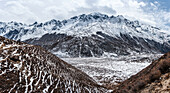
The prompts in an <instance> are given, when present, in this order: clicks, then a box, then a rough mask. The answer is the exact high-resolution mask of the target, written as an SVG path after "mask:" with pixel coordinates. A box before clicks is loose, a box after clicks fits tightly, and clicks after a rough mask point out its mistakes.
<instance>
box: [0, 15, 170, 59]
mask: <svg viewBox="0 0 170 93" xmlns="http://www.w3.org/2000/svg"><path fill="white" fill-rule="evenodd" d="M0 35H1V36H4V37H6V38H9V39H14V40H20V41H25V42H27V43H29V44H34V45H40V46H42V47H44V48H46V49H47V50H49V51H51V52H52V53H54V54H56V55H58V56H60V57H101V56H105V55H110V56H119V55H129V54H134V53H139V54H140V53H166V52H168V51H170V44H169V43H170V35H169V34H166V33H163V32H162V30H161V29H159V28H156V27H153V26H150V25H146V24H142V23H140V22H138V21H130V20H128V19H126V18H124V17H122V16H116V17H115V16H108V15H105V14H101V13H91V14H82V15H79V16H75V17H72V18H70V19H68V20H62V21H59V20H55V19H53V20H51V21H48V22H45V23H37V22H35V23H34V24H31V25H27V24H23V23H17V22H9V23H4V22H0Z"/></svg>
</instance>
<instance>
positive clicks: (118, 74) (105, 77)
mask: <svg viewBox="0 0 170 93" xmlns="http://www.w3.org/2000/svg"><path fill="white" fill-rule="evenodd" d="M160 56H161V54H142V55H133V56H132V55H131V56H121V57H112V58H62V59H63V60H64V61H66V62H68V63H69V64H72V65H73V66H75V67H77V68H78V69H80V70H82V71H84V72H85V73H86V74H88V75H89V76H91V77H92V78H93V79H95V80H96V81H97V82H98V84H100V85H105V84H111V83H112V84H114V85H116V84H118V83H119V82H122V81H124V80H125V79H127V78H129V77H130V76H132V75H135V74H136V73H138V72H139V71H141V70H142V69H144V68H145V67H147V66H148V65H149V64H151V62H152V61H153V60H156V59H157V58H159V57H160Z"/></svg>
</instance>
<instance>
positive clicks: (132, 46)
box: [25, 32, 170, 57]
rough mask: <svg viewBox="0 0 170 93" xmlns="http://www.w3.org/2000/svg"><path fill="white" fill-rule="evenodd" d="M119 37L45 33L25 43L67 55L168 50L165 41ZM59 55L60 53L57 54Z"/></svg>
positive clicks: (162, 51)
mask: <svg viewBox="0 0 170 93" xmlns="http://www.w3.org/2000/svg"><path fill="white" fill-rule="evenodd" d="M120 36H121V37H119V38H115V37H111V36H109V35H107V34H104V33H102V32H97V33H96V35H92V36H90V37H87V36H84V37H75V36H68V35H66V34H45V35H44V36H42V37H41V38H40V39H38V40H37V39H29V40H26V41H25V42H26V43H29V44H33V45H40V46H42V47H44V48H45V49H47V50H49V51H51V52H52V53H54V54H55V52H58V51H61V52H62V53H67V55H66V56H69V57H100V56H103V54H104V53H105V52H107V53H114V54H117V55H129V54H131V53H132V52H136V53H165V52H167V51H170V47H169V45H168V44H166V43H163V44H161V43H158V42H155V41H153V40H149V39H143V38H139V37H134V36H133V37H132V36H130V35H127V34H121V35H120ZM58 56H60V55H58Z"/></svg>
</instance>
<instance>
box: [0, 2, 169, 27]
mask: <svg viewBox="0 0 170 93" xmlns="http://www.w3.org/2000/svg"><path fill="white" fill-rule="evenodd" d="M91 12H101V13H105V14H108V15H115V16H116V15H123V16H125V17H126V18H128V19H130V20H139V21H141V22H144V23H147V24H150V25H153V26H157V27H161V28H165V29H168V28H169V27H170V16H169V15H170V12H169V11H167V10H164V9H162V8H161V2H159V1H152V2H151V1H150V2H149V1H147V0H0V21H5V22H9V21H17V22H22V23H33V22H35V21H38V22H45V21H49V20H51V19H58V20H63V19H68V18H70V17H73V16H75V15H80V14H83V13H91Z"/></svg>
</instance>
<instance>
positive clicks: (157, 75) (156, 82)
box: [114, 52, 170, 93]
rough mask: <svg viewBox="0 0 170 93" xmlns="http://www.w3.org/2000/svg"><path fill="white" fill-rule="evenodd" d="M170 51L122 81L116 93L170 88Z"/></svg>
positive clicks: (142, 92)
mask: <svg viewBox="0 0 170 93" xmlns="http://www.w3.org/2000/svg"><path fill="white" fill-rule="evenodd" d="M169 77H170V52H169V53H167V54H165V55H163V56H162V57H161V58H159V59H158V60H156V61H154V62H152V64H151V65H149V66H148V67H146V68H145V69H143V70H142V71H140V72H139V73H138V74H136V75H134V76H132V77H130V78H129V79H127V80H125V81H124V82H122V83H121V84H120V85H119V86H118V87H117V89H115V90H114V93H136V92H139V93H152V92H161V93H162V92H165V93H168V91H169V89H170V82H169V81H170V78H169Z"/></svg>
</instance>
